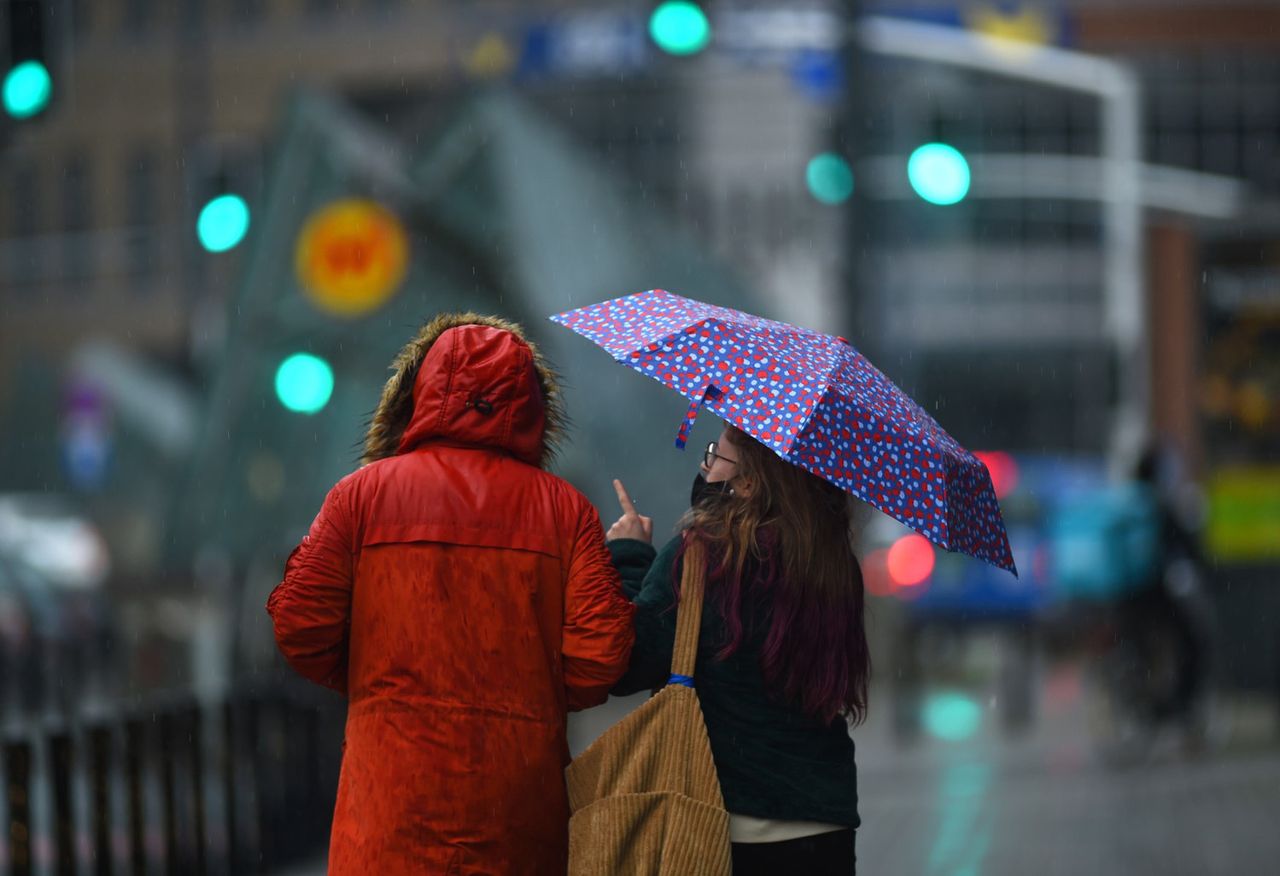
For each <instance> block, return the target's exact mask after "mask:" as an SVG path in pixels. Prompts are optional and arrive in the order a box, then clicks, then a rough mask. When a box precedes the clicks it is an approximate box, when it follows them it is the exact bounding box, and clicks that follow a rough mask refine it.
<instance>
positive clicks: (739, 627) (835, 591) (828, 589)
mask: <svg viewBox="0 0 1280 876" xmlns="http://www.w3.org/2000/svg"><path fill="white" fill-rule="evenodd" d="M729 437H730V439H731V440H732V441H733V444H734V450H736V451H737V452H736V459H737V468H736V470H735V474H734V477H733V479H732V481H731V485H733V486H734V487H735V489H734V492H733V494H732V495H728V494H722V495H719V496H718V497H717V498H715V499H712V500H707V501H704V502H700V503H699V504H698V505H696V506H695V507H693V508H691V509H690V510H689V513H688V514H687V515H685V518H684V520H683V521H682V525H683V528H684V529H685V531H686V532H687V533H689V534H690V535H691V536H693V537H697V538H699V539H701V540H702V541H703V542H704V543H705V544H707V546H708V557H709V561H710V563H711V568H710V569H709V573H708V578H707V588H708V589H707V595H708V598H709V599H710V600H711V601H712V602H713V603H714V604H715V605H716V606H717V607H718V608H719V609H720V610H721V612H722V614H723V616H724V619H725V624H726V628H727V633H728V640H727V641H726V643H725V644H724V646H723V647H722V648H721V650H720V652H719V653H718V654H717V656H718V657H719V658H720V659H725V658H727V657H729V656H730V655H732V654H733V653H734V652H735V651H736V650H737V649H738V647H739V646H740V645H741V643H742V638H743V613H742V602H743V589H744V586H750V587H752V588H763V590H764V592H763V593H761V594H759V595H760V596H763V597H764V601H763V604H764V605H767V606H768V619H767V624H768V630H767V632H766V634H765V640H764V647H763V651H762V654H761V669H762V670H763V672H764V677H765V683H766V684H767V685H768V687H769V689H770V690H771V691H773V692H775V693H777V694H780V695H781V696H782V697H784V698H785V699H786V700H787V701H789V702H793V703H796V704H797V705H799V706H800V707H801V708H802V709H803V710H804V712H805V713H806V714H809V715H812V716H814V717H818V718H821V719H823V720H828V721H829V720H832V719H834V718H835V717H836V716H837V715H839V714H840V713H842V712H844V713H847V714H848V715H850V716H851V717H852V718H853V720H854V721H855V722H856V723H861V722H862V721H863V720H864V719H865V718H866V712H867V682H868V679H869V678H870V675H871V656H870V652H869V650H868V648H867V635H866V629H865V625H864V618H863V602H864V600H863V586H862V569H861V567H860V566H859V565H858V559H857V557H856V556H855V555H854V550H853V537H854V535H853V509H852V500H851V498H850V497H849V496H848V494H846V493H845V492H844V491H843V490H841V489H840V488H839V487H837V486H835V485H834V484H831V483H829V482H827V481H825V480H823V479H822V478H820V477H817V476H816V475H813V474H810V473H809V472H807V471H805V470H804V469H802V468H800V467H799V466H796V465H792V464H791V463H789V462H786V461H784V460H783V459H781V458H780V457H779V456H778V455H777V454H775V453H774V452H773V451H771V450H770V449H769V448H767V447H765V446H764V445H763V444H761V443H760V442H758V441H756V440H755V439H754V438H752V437H751V436H750V435H747V434H746V433H745V432H742V431H741V430H739V429H736V428H733V427H730V428H729ZM748 566H750V567H751V569H752V574H751V580H750V581H749V582H744V580H743V576H744V573H745V572H746V570H747V569H748ZM753 602H756V600H755V599H753ZM757 604H759V603H757Z"/></svg>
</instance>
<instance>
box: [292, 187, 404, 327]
mask: <svg viewBox="0 0 1280 876" xmlns="http://www.w3.org/2000/svg"><path fill="white" fill-rule="evenodd" d="M295 264H296V267H297V271H298V281H299V282H300V283H301V284H302V288H303V289H305V290H306V292H307V294H308V295H309V296H310V297H311V300H312V301H314V302H315V304H316V305H317V306H318V307H320V308H322V309H323V310H327V311H329V312H330V313H334V314H337V315H339V316H361V315H362V314H365V313H368V312H369V311H371V310H373V309H375V308H377V307H378V306H380V305H381V304H383V303H384V302H386V300H387V299H388V298H390V297H391V296H392V295H393V294H394V293H395V291H396V289H397V288H398V287H399V286H400V283H401V282H402V281H403V280H404V275H405V271H406V270H407V269H408V266H409V239H408V236H407V235H406V234H405V231H404V227H403V226H402V225H401V224H400V220H399V219H397V218H396V217H395V215H394V214H393V213H391V211H389V210H387V209H386V208H385V207H382V206H381V205H379V204H376V203H374V202H373V201H367V200H363V199H360V198H348V199H345V200H341V201H334V202H333V203H332V204H329V205H328V206H326V207H324V208H322V209H320V210H318V211H316V212H315V213H313V214H312V215H311V218H309V219H308V220H307V224H306V225H304V226H303V227H302V233H301V234H300V235H299V236H298V245H297V251H296V253H295Z"/></svg>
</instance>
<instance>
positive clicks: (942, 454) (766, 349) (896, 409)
mask: <svg viewBox="0 0 1280 876" xmlns="http://www.w3.org/2000/svg"><path fill="white" fill-rule="evenodd" d="M551 319H552V321H553V322H557V323H559V324H560V325H563V326H565V327H566V328H569V329H572V330H573V331H575V332H577V333H578V334H580V335H582V336H583V337H586V338H588V339H589V340H591V341H594V342H595V343H596V344H598V345H599V346H601V347H603V348H604V349H605V351H607V352H608V353H609V354H610V355H611V356H613V358H614V359H615V360H616V361H618V362H621V363H623V364H624V365H629V366H630V367H632V368H634V369H636V370H637V371H639V372H641V373H642V374H647V375H648V376H650V377H652V378H653V379H654V380H657V381H658V382H659V383H662V384H663V385H665V386H668V387H670V388H671V389H674V390H675V391H676V392H678V393H680V394H681V395H683V396H684V397H685V398H687V399H689V401H690V406H689V413H688V415H687V416H686V417H685V420H684V422H683V423H682V424H681V426H680V430H679V433H678V435H677V437H676V446H678V447H684V444H685V441H686V439H687V438H688V436H689V430H690V429H691V428H692V426H693V421H694V418H695V417H696V416H697V414H698V411H699V410H700V409H701V408H702V407H706V408H708V409H710V410H711V411H712V412H713V413H715V414H717V415H719V416H720V417H722V418H723V419H724V420H725V421H727V422H729V423H732V424H733V425H735V426H737V427H738V428H740V429H742V430H743V431H744V432H746V433H747V434H749V435H751V436H753V437H754V438H756V439H757V440H758V441H760V442H761V443H763V444H764V445H765V446H767V447H769V448H770V449H772V450H773V451H774V452H775V453H777V454H778V455H779V456H780V457H782V458H783V459H785V460H786V461H787V462H790V463H792V464H794V465H798V466H800V467H802V468H804V469H807V470H808V471H811V472H813V473H814V474H816V475H818V476H819V477H823V478H826V479H827V480H828V481H831V482H832V483H833V484H836V485H837V486H839V487H841V488H843V489H845V490H847V491H848V492H849V493H852V494H853V495H854V496H856V497H858V498H859V499H861V500H863V501H865V502H867V503H869V504H871V505H873V506H875V507H876V508H879V509H880V510H881V511H883V512H884V513H886V514H888V515H890V516H891V517H894V518H895V519H897V520H899V521H901V522H902V523H904V524H906V525H907V526H909V527H911V528H912V529H914V530H915V531H916V532H918V533H920V534H921V535H923V536H925V537H926V538H928V539H929V540H930V541H932V542H934V543H935V544H937V545H939V546H940V547H942V548H945V549H947V550H953V551H960V552H962V553H966V554H969V555H970V556H973V557H976V558H978V559H980V560H984V561H986V562H988V563H991V564H992V565H994V566H997V567H999V568H1002V569H1008V570H1009V571H1011V572H1013V573H1014V574H1015V575H1016V574H1017V569H1016V568H1015V566H1014V563H1013V555H1012V553H1011V552H1010V550H1009V539H1008V536H1007V535H1006V534H1005V527H1004V520H1003V518H1002V517H1001V516H1000V506H999V503H998V502H997V501H996V495H995V490H994V489H993V487H992V484H991V475H990V473H989V472H988V471H987V467H986V466H985V465H983V463H982V462H981V461H980V460H979V459H978V458H977V457H975V456H974V455H973V454H972V453H970V452H969V451H967V450H965V449H964V448H963V447H961V446H960V445H959V444H958V443H957V442H956V441H955V439H954V438H952V437H951V436H950V435H948V434H947V433H946V432H945V431H944V430H943V428H942V427H941V426H939V425H938V424H937V423H936V422H935V421H934V419H933V418H932V417H930V416H929V415H928V414H927V413H925V412H924V410H922V409H921V408H920V406H919V405H917V404H916V403H915V402H914V401H912V400H911V399H910V398H909V397H908V396H907V395H906V393H904V392H903V391H902V390H901V389H899V388H898V387H897V386H895V385H894V384H893V382H892V381H891V380H889V378H887V377H885V376H884V375H883V374H882V373H880V371H879V370H878V369H877V368H876V367H875V366H874V365H872V364H871V363H870V362H869V361H867V359H866V357H864V356H863V355H862V354H861V353H859V352H858V351H857V350H855V349H854V348H853V346H852V345H851V344H850V343H849V342H848V341H846V340H845V339H844V338H837V337H833V336H831V335H825V334H822V333H821V332H816V331H811V330H809V329H803V328H798V327H796V326H792V325H787V324H786V323H782V322H775V321H773V320H768V319H762V318H760V317H757V316H752V315H751V314H748V313H743V312H741V311H737V310H733V309H730V308H727V307H716V306H714V305H710V304H704V303H702V302H700V301H695V300H693V299H691V298H684V297H682V296H680V295H674V294H672V293H670V292H667V291H664V290H662V289H653V290H650V291H648V292H641V293H639V294H636V295H628V296H625V297H623V298H617V299H614V300H612V301H605V302H602V303H600V304H592V305H589V306H587V307H581V308H578V309H577V310H570V311H568V312H566V313H561V314H557V315H556V316H553V317H551Z"/></svg>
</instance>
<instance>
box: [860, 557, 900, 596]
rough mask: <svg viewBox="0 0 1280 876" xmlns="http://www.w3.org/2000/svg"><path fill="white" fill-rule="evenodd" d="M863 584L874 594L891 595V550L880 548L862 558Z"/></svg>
mask: <svg viewBox="0 0 1280 876" xmlns="http://www.w3.org/2000/svg"><path fill="white" fill-rule="evenodd" d="M862 586H863V587H865V588H866V591H867V592H868V593H870V594H871V595H872V596H891V595H892V594H893V579H892V578H890V577H889V551H888V549H887V548H880V549H879V550H875V551H872V552H871V553H869V554H867V555H866V556H865V557H863V558H862Z"/></svg>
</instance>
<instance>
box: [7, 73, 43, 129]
mask: <svg viewBox="0 0 1280 876" xmlns="http://www.w3.org/2000/svg"><path fill="white" fill-rule="evenodd" d="M52 95H53V80H52V79H51V78H50V77H49V71H48V70H47V69H45V66H44V64H41V63H40V62H39V61H23V62H22V63H21V64H18V65H17V66H15V67H14V68H13V69H12V70H10V71H9V73H8V75H6V76H5V77H4V109H5V112H7V113H8V114H9V115H11V116H13V117H14V118H15V119H27V118H30V117H31V116H34V115H35V114H36V113H38V112H40V111H41V110H43V109H44V108H45V107H47V106H48V105H49V98H50V97H52Z"/></svg>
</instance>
